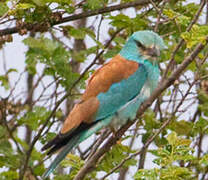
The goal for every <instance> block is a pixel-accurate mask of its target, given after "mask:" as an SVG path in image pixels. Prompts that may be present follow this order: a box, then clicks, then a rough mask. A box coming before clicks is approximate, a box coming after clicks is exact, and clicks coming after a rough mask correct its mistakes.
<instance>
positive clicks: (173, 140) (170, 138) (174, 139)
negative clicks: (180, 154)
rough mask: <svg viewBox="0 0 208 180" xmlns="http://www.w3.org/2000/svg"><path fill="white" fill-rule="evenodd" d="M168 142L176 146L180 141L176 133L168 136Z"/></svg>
mask: <svg viewBox="0 0 208 180" xmlns="http://www.w3.org/2000/svg"><path fill="white" fill-rule="evenodd" d="M167 140H168V143H169V144H171V145H175V144H176V143H177V140H178V138H177V134H176V133H175V132H172V133H171V134H169V135H168V137H167Z"/></svg>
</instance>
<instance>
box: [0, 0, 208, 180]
mask: <svg viewBox="0 0 208 180" xmlns="http://www.w3.org/2000/svg"><path fill="white" fill-rule="evenodd" d="M135 2H136V1H132V0H122V1H118V0H111V1H110V0H86V1H75V0H31V1H29V0H20V1H17V0H6V1H1V2H0V26H1V28H0V56H1V57H2V61H1V62H0V147H1V148H0V179H2V180H12V179H14V180H16V179H20V180H26V179H31V180H32V179H40V177H41V175H42V174H43V173H44V171H45V170H46V166H48V164H49V162H48V160H47V158H46V154H45V153H42V152H41V151H40V149H41V147H42V145H43V144H45V143H46V142H47V141H49V140H50V139H52V138H53V137H55V135H56V133H57V132H58V130H59V129H60V128H59V126H60V125H61V123H62V121H63V120H64V119H65V118H66V116H67V113H68V111H70V110H71V107H72V106H73V105H74V103H75V102H79V99H80V95H81V94H82V93H83V90H84V89H85V81H86V79H87V78H88V77H89V75H91V74H92V72H94V69H95V68H97V67H98V66H100V65H102V64H103V63H105V61H107V60H108V59H110V58H112V57H113V56H115V55H116V54H118V52H119V51H120V50H121V48H122V47H123V45H124V44H125V42H126V40H127V38H128V36H129V35H131V34H132V33H133V32H135V31H138V30H144V29H150V30H154V31H156V32H158V33H159V34H160V35H161V36H162V37H163V39H164V41H165V43H166V45H167V46H168V50H166V51H163V52H162V54H161V58H160V59H159V61H160V62H161V65H160V69H161V79H162V80H165V79H167V78H168V77H169V76H170V74H171V73H172V72H173V71H174V69H175V68H176V67H178V66H179V65H180V64H181V63H182V62H183V61H184V59H185V58H186V57H187V56H189V55H190V54H191V53H192V52H193V50H194V48H195V47H196V46H197V45H198V44H199V43H203V44H206V43H207V34H208V26H207V22H206V23H205V20H204V17H205V13H206V16H207V13H208V12H205V7H203V8H204V10H201V12H198V11H199V9H200V7H201V4H197V2H191V3H190V2H189V1H188V0H171V1H168V2H167V1H160V2H159V1H153V2H155V3H154V4H153V5H152V4H151V3H148V4H144V5H140V6H133V5H132V6H131V8H129V9H126V8H124V9H122V8H121V6H120V3H125V4H128V6H129V4H133V3H135ZM202 3H203V1H202ZM115 4H117V5H118V6H117V8H118V9H117V11H116V12H113V10H108V11H103V10H106V9H108V8H109V7H110V6H113V5H115ZM155 6H156V7H155ZM103 12H105V13H103ZM79 13H80V14H79ZM198 15H199V18H197V16H198ZM89 16H92V17H89ZM73 18H74V19H73ZM74 20H78V21H76V22H74ZM206 21H207V20H206ZM11 25H12V26H14V27H15V28H11ZM2 33H3V35H2ZM14 33H18V34H17V35H14ZM19 39H21V45H19V44H17V42H18V40H19ZM181 42H182V43H181ZM180 43H181V45H180ZM9 45H14V46H21V47H26V48H27V50H26V52H22V50H21V49H22V48H21V47H19V51H21V53H25V59H20V58H18V57H16V54H12V53H10V49H9V48H10V47H11V46H9ZM176 48H178V49H176ZM207 50H208V49H207V47H205V48H204V49H203V50H202V51H201V52H200V53H198V55H197V58H196V59H195V61H194V62H192V64H191V65H190V66H188V67H187V68H186V70H185V71H184V72H183V73H182V75H181V76H180V78H179V79H178V80H177V81H175V82H173V84H172V85H171V87H170V88H168V89H166V90H165V91H164V92H163V93H162V94H161V96H160V97H158V98H157V100H156V101H155V103H153V105H152V108H151V109H148V110H147V111H145V112H144V114H143V115H142V116H141V117H139V119H138V120H137V121H136V124H135V125H134V126H132V127H130V128H129V130H128V131H127V132H126V134H125V135H124V136H123V137H122V139H121V140H120V141H118V142H117V144H116V145H114V146H112V147H111V149H110V151H108V152H106V153H105V155H104V156H102V157H100V158H99V162H98V163H97V164H96V165H93V166H92V170H93V171H92V172H89V173H88V174H87V175H86V178H85V179H98V178H100V177H102V176H103V174H105V175H106V176H108V175H109V176H111V173H112V172H111V171H112V170H113V169H116V170H115V171H113V173H114V174H113V175H112V177H110V178H114V176H115V175H118V176H123V173H124V172H125V171H124V170H128V171H129V172H130V173H129V174H130V175H129V174H126V172H125V173H124V174H126V175H128V177H126V179H136V180H142V179H150V180H157V179H162V180H163V179H164V180H172V179H174V180H175V179H187V180H188V179H199V178H204V179H207V178H208V175H207V172H208V155H207V154H206V153H207V152H206V150H207V149H206V147H204V144H205V143H204V142H205V140H206V138H207V134H208V120H207V119H208V76H207V74H208V73H207V72H208V62H207ZM17 54H18V53H17ZM10 55H11V57H12V58H11V59H12V63H11V64H9V63H8V64H7V61H9V60H10V62H11V59H10V58H8V57H10ZM170 60H171V63H172V64H171V65H170V64H169V62H170ZM91 63H92V64H91ZM18 65H20V66H24V68H22V67H21V68H20V67H19V66H18ZM92 67H93V68H92ZM167 68H169V69H168V70H167ZM21 69H22V70H21ZM23 69H24V70H23ZM166 70H167V71H166ZM65 101H66V102H67V103H66V104H67V105H66V107H65V106H64V103H63V102H65ZM66 112H67V113H66ZM167 121H170V123H169V124H168V125H167V126H165V127H164V128H163V129H162V130H161V131H160V132H159V135H158V136H156V137H155V138H154V139H153V140H152V141H151V142H150V144H151V145H150V146H145V152H144V151H143V150H144V149H141V148H142V147H144V145H145V144H146V143H148V142H149V141H150V138H151V137H152V135H153V134H154V133H156V132H158V131H159V130H160V128H161V126H162V125H163V124H164V122H167ZM95 137H96V138H95V139H93V140H92V141H93V143H92V144H91V143H90V140H89V143H88V147H86V146H85V147H84V148H83V146H80V147H79V148H77V149H76V150H74V151H73V152H71V153H70V154H68V156H67V157H66V158H65V160H64V161H63V162H62V163H61V165H60V167H59V168H58V169H57V170H55V171H54V172H53V173H52V174H53V175H52V176H51V177H49V178H48V179H55V180H65V179H73V178H74V177H75V176H76V175H77V173H78V172H79V170H80V169H81V168H82V167H83V166H84V165H85V163H86V161H87V159H88V158H90V157H91V156H90V155H91V153H92V152H93V151H92V152H91V150H92V149H93V147H95V146H93V144H94V141H95V142H99V140H100V139H99V138H100V137H101V135H100V134H97V135H96V136H95ZM84 143H86V142H84ZM101 144H102V145H103V143H101ZM102 145H100V146H99V148H102ZM93 150H95V149H93ZM150 154H151V156H149V155H150ZM129 157H130V158H129ZM150 157H154V158H150ZM125 159H126V161H125V162H124V163H123V160H125ZM143 160H144V162H143V164H142V161H143ZM49 161H50V160H49ZM150 162H151V163H150ZM121 163H123V164H121ZM138 164H139V165H138ZM152 164H153V165H152ZM69 167H70V173H69ZM117 167H118V168H117ZM132 167H133V168H132ZM132 169H134V170H132ZM136 169H137V170H136ZM129 176H131V177H129ZM116 177H117V176H116Z"/></svg>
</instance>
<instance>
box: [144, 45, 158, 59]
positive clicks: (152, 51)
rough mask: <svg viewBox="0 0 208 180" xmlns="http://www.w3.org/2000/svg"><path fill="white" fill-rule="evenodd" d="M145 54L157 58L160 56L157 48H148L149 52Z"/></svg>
mask: <svg viewBox="0 0 208 180" xmlns="http://www.w3.org/2000/svg"><path fill="white" fill-rule="evenodd" d="M147 54H148V55H149V56H151V57H158V56H160V50H159V48H157V47H151V48H149V51H148V52H147Z"/></svg>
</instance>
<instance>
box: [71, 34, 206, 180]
mask: <svg viewBox="0 0 208 180" xmlns="http://www.w3.org/2000/svg"><path fill="white" fill-rule="evenodd" d="M207 42H208V38H206V44H207ZM204 47H205V45H204V44H202V43H200V44H198V45H197V46H196V48H195V49H194V50H193V51H192V53H191V54H190V55H189V56H187V57H186V58H185V59H184V61H183V63H182V64H180V65H179V66H178V68H177V69H176V70H175V71H174V72H173V73H172V74H171V76H170V77H169V78H167V79H165V80H164V81H163V82H160V83H159V86H158V87H157V88H156V90H155V91H154V92H153V94H152V95H151V97H150V98H149V99H148V100H147V101H145V102H144V104H143V105H142V106H141V107H140V108H139V110H138V113H137V117H139V116H141V115H142V114H143V112H144V111H145V110H146V109H147V108H148V107H149V106H150V105H151V104H152V103H153V101H154V100H155V99H156V98H157V97H158V96H159V95H160V94H161V93H162V92H163V91H164V90H165V89H167V88H168V87H170V86H171V85H172V84H173V83H174V81H175V80H176V79H178V78H179V76H180V75H181V73H182V72H183V71H184V70H185V69H186V67H187V66H188V65H189V64H190V63H191V62H192V61H193V60H194V59H195V58H196V56H197V55H198V54H199V53H200V51H201V50H202V49H203V48H204ZM169 122H170V121H165V122H164V124H163V125H162V126H161V128H160V129H159V130H158V132H156V133H155V134H154V135H153V136H152V137H151V138H150V139H149V140H148V141H147V143H146V144H145V145H144V146H143V148H142V149H144V148H145V147H147V146H148V145H149V144H150V143H151V142H152V141H153V140H154V138H155V137H156V136H157V135H158V134H159V133H160V132H161V131H162V129H164V128H165V127H166V126H167V125H168V124H169ZM133 123H134V122H132V121H129V122H128V123H127V124H126V125H124V126H122V127H121V128H120V129H119V130H118V131H117V133H116V134H115V135H114V136H111V137H110V138H109V139H108V141H107V142H106V143H105V144H104V146H103V147H102V148H101V149H99V150H98V151H97V152H96V153H95V154H94V155H93V156H92V157H91V159H89V160H88V161H87V162H86V163H85V165H84V166H83V167H82V168H81V170H80V171H79V172H78V174H77V175H76V177H75V178H74V180H81V179H83V178H84V177H85V176H86V174H87V173H89V172H91V171H92V170H93V169H94V167H95V165H96V162H97V161H98V160H99V158H100V157H101V156H102V155H104V154H105V153H106V152H107V151H109V150H110V148H111V146H113V145H114V144H115V143H116V142H117V140H119V139H120V138H121V137H122V135H123V134H124V133H125V131H126V130H127V129H128V128H129V127H130V126H131V125H132V124H133ZM138 153H140V152H138ZM138 153H137V155H138Z"/></svg>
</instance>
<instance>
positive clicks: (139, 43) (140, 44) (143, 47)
mask: <svg viewBox="0 0 208 180" xmlns="http://www.w3.org/2000/svg"><path fill="white" fill-rule="evenodd" d="M134 41H135V42H136V45H137V47H139V48H141V49H142V50H143V51H144V50H146V47H145V46H144V45H143V44H142V43H141V42H140V41H137V40H134Z"/></svg>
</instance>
